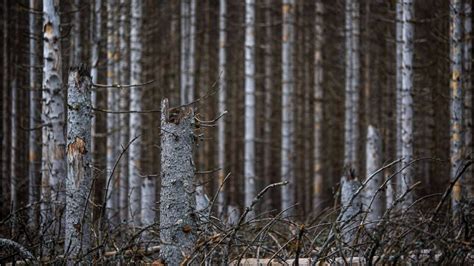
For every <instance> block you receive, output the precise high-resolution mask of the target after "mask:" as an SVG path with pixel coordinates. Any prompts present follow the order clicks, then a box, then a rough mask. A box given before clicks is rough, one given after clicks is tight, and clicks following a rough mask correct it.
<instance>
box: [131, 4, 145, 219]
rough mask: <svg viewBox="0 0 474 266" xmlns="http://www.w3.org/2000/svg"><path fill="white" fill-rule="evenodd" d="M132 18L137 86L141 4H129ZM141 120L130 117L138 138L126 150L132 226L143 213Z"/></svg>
mask: <svg viewBox="0 0 474 266" xmlns="http://www.w3.org/2000/svg"><path fill="white" fill-rule="evenodd" d="M131 12H132V18H131V23H130V30H131V33H130V48H131V49H130V70H131V75H130V83H131V84H140V83H141V82H142V51H143V46H142V23H143V22H142V13H143V3H142V1H141V0H133V1H132V9H131ZM142 98H143V93H142V88H140V87H132V88H131V90H130V110H137V111H139V110H141V108H142V103H141V101H142ZM142 131H143V130H142V117H141V114H138V113H131V114H130V139H134V138H137V139H136V140H135V141H134V142H133V143H132V144H131V146H130V150H129V166H128V167H129V175H128V177H129V186H128V188H129V195H130V201H129V204H130V207H129V209H130V213H129V219H130V221H131V222H132V224H133V225H135V226H139V225H140V223H141V217H140V216H141V211H142V210H141V209H142V206H141V204H142V202H141V199H142V191H141V187H142V177H141V170H142V165H141V162H142V136H141V135H142V134H143V132H142Z"/></svg>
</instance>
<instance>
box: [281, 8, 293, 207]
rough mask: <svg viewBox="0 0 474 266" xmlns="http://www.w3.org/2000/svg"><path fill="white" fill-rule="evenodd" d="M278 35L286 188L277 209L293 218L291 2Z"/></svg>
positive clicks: (282, 156) (283, 174)
mask: <svg viewBox="0 0 474 266" xmlns="http://www.w3.org/2000/svg"><path fill="white" fill-rule="evenodd" d="M282 11H283V33H282V110H281V112H282V122H281V179H282V181H287V182H288V184H287V185H286V186H283V187H282V198H281V208H282V210H286V212H285V216H292V215H293V214H294V206H293V205H294V204H295V195H294V187H295V176H294V163H293V159H294V141H293V138H294V117H293V111H294V110H293V109H294V108H293V107H294V99H293V97H294V96H293V93H294V92H293V87H294V82H293V43H294V18H293V17H294V0H284V1H283V10H282Z"/></svg>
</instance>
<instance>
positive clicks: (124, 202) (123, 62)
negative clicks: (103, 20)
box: [119, 0, 130, 222]
mask: <svg viewBox="0 0 474 266" xmlns="http://www.w3.org/2000/svg"><path fill="white" fill-rule="evenodd" d="M128 15H129V5H127V1H125V0H120V23H119V47H120V50H119V51H120V52H119V55H120V59H119V60H120V62H119V67H120V76H119V81H120V84H130V54H129V51H130V45H129V35H128V32H129V31H128V27H127V18H128ZM129 91H130V90H128V89H122V90H120V92H119V93H120V108H119V109H120V110H129V101H130V95H129ZM119 119H120V146H121V147H126V146H127V145H128V142H129V141H130V139H129V127H128V125H129V119H130V118H129V114H127V113H121V114H120V117H119ZM129 163H130V162H129V161H128V150H127V151H124V152H123V154H122V158H121V160H120V176H119V179H120V181H119V183H120V189H119V190H120V192H119V210H120V221H121V222H123V221H126V220H128V201H129V194H128V182H129V180H128V174H129V169H128V165H129Z"/></svg>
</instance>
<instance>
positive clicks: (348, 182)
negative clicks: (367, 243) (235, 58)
mask: <svg viewBox="0 0 474 266" xmlns="http://www.w3.org/2000/svg"><path fill="white" fill-rule="evenodd" d="M359 187H360V182H359V180H358V179H357V177H356V176H355V173H354V172H353V171H352V170H351V169H348V170H347V172H346V173H345V175H344V176H343V177H342V178H341V212H342V213H341V214H340V219H339V221H338V222H340V223H341V231H342V237H343V239H344V241H345V242H347V243H349V244H353V243H352V242H353V241H354V239H355V235H356V234H355V232H354V227H355V225H356V224H358V223H359V215H360V212H361V210H362V197H361V195H360V194H359V195H356V194H355V193H356V191H357V190H358V189H359ZM355 228H357V227H355ZM351 229H352V230H351Z"/></svg>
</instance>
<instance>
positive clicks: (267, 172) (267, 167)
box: [263, 0, 275, 206]
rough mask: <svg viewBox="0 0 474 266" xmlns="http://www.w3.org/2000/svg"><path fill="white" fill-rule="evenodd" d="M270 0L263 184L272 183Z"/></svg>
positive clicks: (269, 2) (269, 4)
mask: <svg viewBox="0 0 474 266" xmlns="http://www.w3.org/2000/svg"><path fill="white" fill-rule="evenodd" d="M272 7H273V5H272V0H266V10H265V24H267V26H266V27H265V51H264V59H263V60H264V68H265V69H264V73H265V78H264V87H265V100H264V101H265V106H264V117H265V120H264V125H263V135H264V137H263V138H264V142H265V145H264V146H263V149H264V150H263V173H264V180H265V185H268V184H271V183H273V180H272V145H271V143H272V112H273V108H272V93H273V92H274V91H275V88H274V87H273V86H274V85H273V84H274V83H273V42H274V40H273V33H272V31H273V26H272V21H273V20H272ZM273 202H274V201H273V200H272V198H271V197H266V199H265V204H266V205H267V206H271V204H272V203H273Z"/></svg>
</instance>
